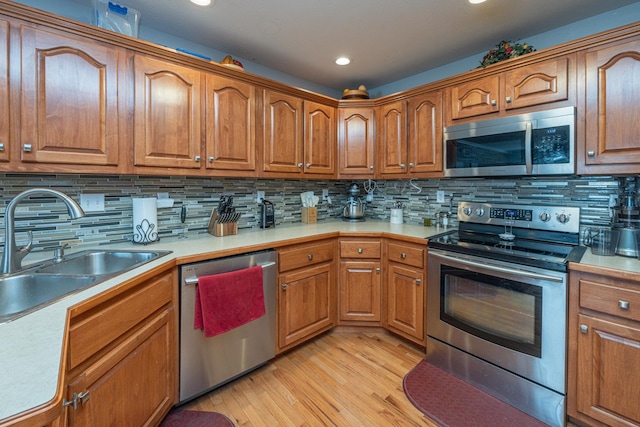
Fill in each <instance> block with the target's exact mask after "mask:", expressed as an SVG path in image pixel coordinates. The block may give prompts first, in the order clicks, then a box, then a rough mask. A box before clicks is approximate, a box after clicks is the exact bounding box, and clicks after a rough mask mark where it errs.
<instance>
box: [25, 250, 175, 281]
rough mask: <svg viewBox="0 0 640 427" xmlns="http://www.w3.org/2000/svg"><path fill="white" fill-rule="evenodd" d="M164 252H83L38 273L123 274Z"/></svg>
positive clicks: (43, 268)
mask: <svg viewBox="0 0 640 427" xmlns="http://www.w3.org/2000/svg"><path fill="white" fill-rule="evenodd" d="M166 253H168V252H164V251H119V250H115V251H111V250H109V251H92V250H88V251H83V252H79V253H77V254H74V255H71V256H70V257H68V258H66V259H63V260H62V261H60V262H56V263H54V264H49V265H45V266H43V267H39V268H37V269H36V272H38V273H54V274H73V275H83V274H92V275H97V276H102V275H111V274H119V273H123V272H125V271H127V270H131V269H132V268H135V267H138V266H140V265H142V264H144V263H146V262H149V261H151V260H153V259H156V258H158V257H160V256H162V255H165V254H166Z"/></svg>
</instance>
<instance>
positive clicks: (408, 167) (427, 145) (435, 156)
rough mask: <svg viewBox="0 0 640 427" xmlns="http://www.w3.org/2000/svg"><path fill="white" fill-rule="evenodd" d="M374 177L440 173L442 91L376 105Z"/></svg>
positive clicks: (419, 175)
mask: <svg viewBox="0 0 640 427" xmlns="http://www.w3.org/2000/svg"><path fill="white" fill-rule="evenodd" d="M377 130H378V133H377V147H378V165H379V166H378V176H380V177H382V178H403V177H407V178H418V177H431V176H440V175H441V174H442V154H441V153H442V93H441V92H440V91H434V92H428V93H425V94H419V95H415V96H413V97H412V98H409V100H408V101H396V102H393V103H390V104H387V105H382V106H380V107H379V108H378V115H377Z"/></svg>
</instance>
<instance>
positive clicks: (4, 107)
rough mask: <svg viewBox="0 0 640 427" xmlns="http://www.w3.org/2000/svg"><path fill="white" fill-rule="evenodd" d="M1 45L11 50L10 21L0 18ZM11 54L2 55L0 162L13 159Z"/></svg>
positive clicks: (0, 69) (0, 73)
mask: <svg viewBox="0 0 640 427" xmlns="http://www.w3.org/2000/svg"><path fill="white" fill-rule="evenodd" d="M0 46H2V51H3V52H9V22H8V21H5V20H0ZM9 112H10V108H9V56H8V55H2V57H0V162H7V161H9V160H10V159H11V157H10V155H9V145H10V142H9V135H10V133H9V124H10V123H11V118H10V116H9Z"/></svg>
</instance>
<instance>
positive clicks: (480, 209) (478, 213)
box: [476, 208, 484, 216]
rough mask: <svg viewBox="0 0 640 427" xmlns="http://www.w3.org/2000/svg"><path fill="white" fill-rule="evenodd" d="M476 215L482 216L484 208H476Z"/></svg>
mask: <svg viewBox="0 0 640 427" xmlns="http://www.w3.org/2000/svg"><path fill="white" fill-rule="evenodd" d="M476 215H478V216H484V209H482V208H477V209H476Z"/></svg>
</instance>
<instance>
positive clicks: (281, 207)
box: [0, 174, 618, 251]
mask: <svg viewBox="0 0 640 427" xmlns="http://www.w3.org/2000/svg"><path fill="white" fill-rule="evenodd" d="M352 182H357V183H358V184H359V185H360V189H361V193H360V196H361V197H362V198H363V199H364V197H365V195H366V191H365V187H366V188H373V197H372V201H371V202H368V203H367V209H366V212H365V216H366V217H367V218H374V219H379V220H384V221H388V220H389V215H390V210H391V208H392V207H393V206H394V205H395V204H396V203H402V204H403V206H404V222H405V223H410V224H422V223H423V219H424V218H426V217H430V218H433V217H434V215H435V213H436V212H441V211H449V210H450V209H451V210H452V211H453V212H455V210H456V206H457V203H458V201H460V200H477V201H491V202H505V203H506V202H518V203H523V204H528V203H531V204H533V203H536V204H548V205H567V206H578V207H580V208H581V218H580V220H581V225H582V226H590V225H607V224H608V223H609V222H610V220H611V218H610V210H609V208H608V202H609V195H610V194H616V193H617V191H618V181H617V180H616V178H615V177H611V176H603V177H573V176H572V177H538V178H522V179H516V178H512V179H508V178H500V179H497V178H496V179H491V178H484V179H481V178H472V179H413V180H406V179H405V180H378V181H348V180H345V181H331V180H322V181H315V180H313V181H311V180H294V179H254V178H192V177H153V176H135V175H122V176H107V175H105V176H103V175H21V174H0V187H1V188H2V196H1V200H0V205H1V207H0V209H1V210H2V216H4V210H5V208H6V205H7V204H8V203H9V201H10V200H11V199H12V198H13V197H15V196H16V195H17V194H18V193H20V192H21V191H24V190H26V189H29V188H34V187H46V188H54V189H57V190H60V191H62V192H64V193H67V194H68V195H70V196H71V197H72V198H73V199H75V200H76V201H78V202H79V201H80V195H81V194H83V193H84V194H104V195H105V210H104V212H90V213H87V215H86V216H85V217H84V218H81V219H77V220H70V219H69V218H68V216H67V212H66V208H65V206H64V205H63V204H62V203H60V202H59V201H57V200H55V199H52V198H50V197H33V198H31V199H28V200H25V201H23V202H21V203H20V204H19V205H18V207H17V211H16V231H17V235H16V239H17V242H18V245H21V244H24V242H25V241H26V235H25V232H26V231H28V230H33V240H34V251H49V250H53V248H55V247H56V246H58V244H59V242H61V241H62V242H69V243H70V244H71V245H74V246H75V245H83V246H87V247H91V246H97V245H100V244H106V243H117V242H125V241H131V240H132V234H133V231H132V228H133V225H132V197H144V196H156V195H157V193H159V192H163V193H169V196H170V197H171V198H172V199H174V200H175V203H174V206H173V207H171V208H161V209H158V234H159V236H160V238H161V239H162V238H167V237H171V236H177V235H179V234H181V233H183V232H185V231H186V232H188V233H189V234H198V233H206V232H207V225H208V222H209V217H210V215H211V211H212V209H213V208H215V207H216V206H217V203H218V200H219V198H220V196H221V195H223V194H224V195H233V196H234V206H235V207H236V210H237V211H238V212H241V213H242V216H241V218H240V220H239V223H238V228H239V229H240V232H242V229H248V228H257V227H259V214H260V207H259V205H258V203H257V201H256V192H257V191H258V190H260V191H264V192H265V195H266V199H267V200H269V201H271V202H273V203H274V205H275V214H276V215H275V216H276V226H278V225H281V224H286V223H299V222H300V221H301V201H300V193H302V192H304V191H314V192H315V194H316V195H317V196H321V195H322V190H323V189H327V190H328V191H329V196H330V198H331V201H332V203H331V204H328V203H327V202H326V201H321V202H320V204H319V205H318V221H324V220H328V219H339V218H340V217H341V216H342V210H343V206H344V204H345V203H346V200H347V196H348V194H347V190H348V188H349V186H350V185H351V183H352ZM438 190H441V191H443V192H444V194H445V203H437V202H436V192H437V191H438ZM320 198H321V199H322V197H320ZM183 205H185V206H186V207H187V217H186V221H185V223H184V224H182V223H181V222H180V209H181V207H182V206H183ZM455 223H456V221H455V217H453V218H452V220H451V225H452V226H455ZM2 224H3V225H2V227H3V228H4V221H2ZM2 241H4V232H3V234H2Z"/></svg>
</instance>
